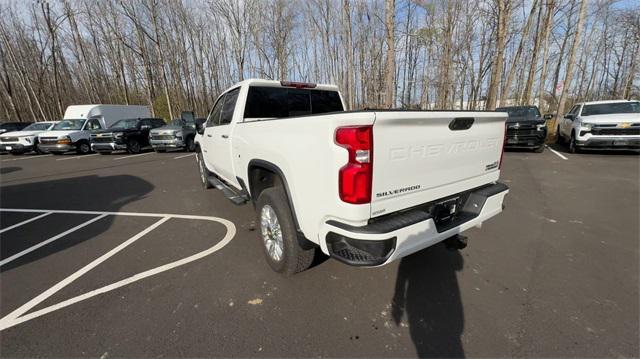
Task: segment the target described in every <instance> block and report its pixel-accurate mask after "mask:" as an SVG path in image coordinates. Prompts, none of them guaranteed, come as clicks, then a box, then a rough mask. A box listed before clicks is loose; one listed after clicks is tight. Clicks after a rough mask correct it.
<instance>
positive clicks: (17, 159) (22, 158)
mask: <svg viewBox="0 0 640 359" xmlns="http://www.w3.org/2000/svg"><path fill="white" fill-rule="evenodd" d="M49 156H53V155H51V154H49V155H31V156H29V157H20V158H10V159H6V160H2V162H9V161H22V160H32V159H34V158H42V157H49Z"/></svg>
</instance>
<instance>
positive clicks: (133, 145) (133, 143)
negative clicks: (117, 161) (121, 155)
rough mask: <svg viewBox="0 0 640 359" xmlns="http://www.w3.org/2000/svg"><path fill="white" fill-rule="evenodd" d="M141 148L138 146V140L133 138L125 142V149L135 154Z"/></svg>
mask: <svg viewBox="0 0 640 359" xmlns="http://www.w3.org/2000/svg"><path fill="white" fill-rule="evenodd" d="M141 150H142V148H141V147H140V142H138V141H137V140H135V139H131V140H129V142H127V151H128V152H129V153H131V154H136V153H140V151H141Z"/></svg>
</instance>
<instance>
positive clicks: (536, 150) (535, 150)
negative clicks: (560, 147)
mask: <svg viewBox="0 0 640 359" xmlns="http://www.w3.org/2000/svg"><path fill="white" fill-rule="evenodd" d="M533 152H535V153H542V152H544V145H542V146H540V147H538V148H536V149H534V150H533Z"/></svg>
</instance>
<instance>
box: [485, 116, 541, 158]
mask: <svg viewBox="0 0 640 359" xmlns="http://www.w3.org/2000/svg"><path fill="white" fill-rule="evenodd" d="M496 111H498V112H506V113H507V114H508V115H509V117H507V138H506V142H505V144H504V145H505V148H526V149H532V150H534V151H535V152H537V153H542V152H544V141H545V139H546V138H547V122H546V118H550V117H549V116H545V117H543V116H542V114H540V110H539V109H538V107H537V106H508V107H498V108H496Z"/></svg>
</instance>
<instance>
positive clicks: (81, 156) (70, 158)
mask: <svg viewBox="0 0 640 359" xmlns="http://www.w3.org/2000/svg"><path fill="white" fill-rule="evenodd" d="M97 155H99V153H94V154H91V155H78V156H72V157H65V158H58V159H56V161H68V160H75V159H78V158H87V157H91V156H97Z"/></svg>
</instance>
